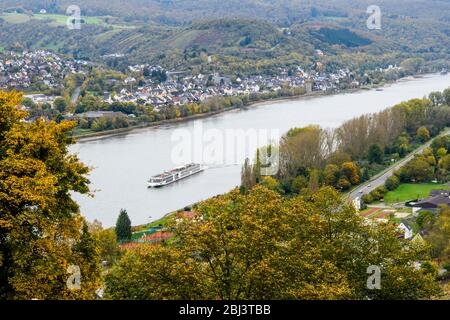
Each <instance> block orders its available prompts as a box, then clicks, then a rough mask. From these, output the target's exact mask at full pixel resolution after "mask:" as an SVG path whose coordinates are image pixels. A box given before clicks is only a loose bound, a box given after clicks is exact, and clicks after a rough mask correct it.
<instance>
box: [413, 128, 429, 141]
mask: <svg viewBox="0 0 450 320" xmlns="http://www.w3.org/2000/svg"><path fill="white" fill-rule="evenodd" d="M416 139H417V140H419V141H420V142H422V143H424V142H427V141H428V140H430V132H429V131H428V129H427V128H426V127H420V128H419V129H417V132H416Z"/></svg>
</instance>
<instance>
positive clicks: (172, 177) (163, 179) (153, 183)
mask: <svg viewBox="0 0 450 320" xmlns="http://www.w3.org/2000/svg"><path fill="white" fill-rule="evenodd" d="M203 170H205V168H204V167H203V166H202V165H200V164H196V163H191V164H188V165H185V166H181V167H177V168H175V169H173V170H170V171H166V172H163V173H161V174H158V175H156V176H153V177H151V178H150V180H149V181H148V186H149V187H150V188H158V187H163V186H166V185H168V184H171V183H173V182H175V181H178V180H181V179H184V178H187V177H189V176H192V175H194V174H196V173H199V172H202V171H203Z"/></svg>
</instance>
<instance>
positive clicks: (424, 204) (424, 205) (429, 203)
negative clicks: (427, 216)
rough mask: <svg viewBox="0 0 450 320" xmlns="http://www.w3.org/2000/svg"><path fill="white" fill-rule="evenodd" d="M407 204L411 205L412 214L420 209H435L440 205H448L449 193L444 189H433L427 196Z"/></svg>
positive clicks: (449, 201)
mask: <svg viewBox="0 0 450 320" xmlns="http://www.w3.org/2000/svg"><path fill="white" fill-rule="evenodd" d="M432 194H434V195H432ZM409 205H410V206H412V207H413V214H414V216H417V214H418V213H419V211H422V210H428V211H436V210H437V209H438V208H439V207H440V206H442V205H446V206H450V194H449V191H445V190H433V191H432V192H431V193H430V196H429V197H428V198H426V199H423V200H420V201H417V202H411V203H409Z"/></svg>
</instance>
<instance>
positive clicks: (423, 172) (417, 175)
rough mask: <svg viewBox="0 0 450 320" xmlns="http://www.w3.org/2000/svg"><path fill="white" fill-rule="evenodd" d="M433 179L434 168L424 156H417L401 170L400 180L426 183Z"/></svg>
mask: <svg viewBox="0 0 450 320" xmlns="http://www.w3.org/2000/svg"><path fill="white" fill-rule="evenodd" d="M432 178H433V168H432V167H431V166H430V164H429V163H428V162H427V160H426V159H424V157H422V156H416V157H415V158H414V159H413V160H411V161H409V162H408V163H407V164H406V165H405V166H404V167H403V168H402V169H401V170H400V179H401V180H402V181H405V182H408V181H411V182H425V181H430V180H431V179H432Z"/></svg>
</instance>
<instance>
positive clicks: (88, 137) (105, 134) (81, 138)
mask: <svg viewBox="0 0 450 320" xmlns="http://www.w3.org/2000/svg"><path fill="white" fill-rule="evenodd" d="M427 75H433V74H423V75H415V76H408V77H404V78H400V79H397V80H394V81H389V82H386V83H383V84H380V85H371V86H364V87H359V88H351V89H345V90H341V91H338V92H327V91H314V92H311V93H307V94H302V95H297V96H286V97H278V98H274V99H261V100H257V101H253V102H251V103H249V104H247V105H245V106H243V107H231V108H226V109H223V110H218V111H214V112H208V113H202V114H196V115H192V116H188V117H184V118H177V119H169V120H162V121H156V122H151V123H144V124H140V125H137V126H131V127H128V128H121V129H113V130H107V131H100V132H94V133H88V134H80V135H76V134H75V135H73V137H74V138H76V140H77V142H89V141H95V140H100V139H107V138H110V137H114V136H120V135H125V134H129V133H135V132H139V131H140V130H145V129H148V128H157V127H160V126H163V125H168V124H177V123H184V122H188V121H193V120H198V119H204V118H209V117H212V116H215V115H218V114H222V113H226V112H231V111H236V110H240V109H245V108H253V107H258V106H262V105H266V104H271V103H276V102H281V101H298V100H302V99H308V98H314V97H319V96H328V95H339V94H347V93H354V92H358V91H363V90H374V89H380V88H386V87H388V86H390V85H392V84H394V83H396V82H398V81H402V80H403V81H408V80H413V79H417V78H422V77H425V76H427Z"/></svg>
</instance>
